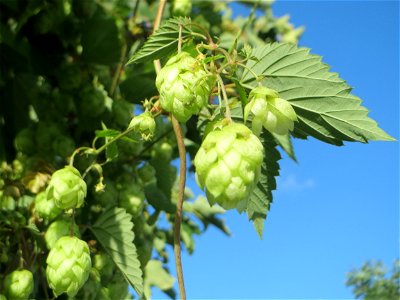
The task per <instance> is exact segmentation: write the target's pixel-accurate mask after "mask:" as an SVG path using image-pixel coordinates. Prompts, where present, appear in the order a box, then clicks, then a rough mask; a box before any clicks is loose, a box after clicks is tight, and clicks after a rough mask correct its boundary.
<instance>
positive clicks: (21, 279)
mask: <svg viewBox="0 0 400 300" xmlns="http://www.w3.org/2000/svg"><path fill="white" fill-rule="evenodd" d="M4 290H5V294H6V297H7V299H18V300H23V299H28V297H29V295H30V294H31V293H32V291H33V275H32V273H31V271H28V270H19V271H14V272H12V273H10V274H8V275H7V276H6V278H5V279H4Z"/></svg>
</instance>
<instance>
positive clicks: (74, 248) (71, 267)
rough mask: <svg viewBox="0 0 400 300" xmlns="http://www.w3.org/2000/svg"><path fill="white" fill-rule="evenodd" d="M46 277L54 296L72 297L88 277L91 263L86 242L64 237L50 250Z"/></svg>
mask: <svg viewBox="0 0 400 300" xmlns="http://www.w3.org/2000/svg"><path fill="white" fill-rule="evenodd" d="M46 262H47V269H46V276H47V281H48V283H49V286H50V287H51V288H52V289H53V292H54V294H55V295H56V296H58V295H60V294H62V293H67V294H68V296H69V297H74V296H75V295H76V294H77V293H78V291H79V289H80V288H81V287H82V286H83V285H84V284H85V282H86V281H87V279H88V277H89V273H90V270H91V268H92V263H91V260H90V253H89V247H88V245H87V244H86V242H84V241H82V240H80V239H78V238H76V237H69V236H64V237H62V238H60V239H59V240H58V241H57V243H56V244H55V245H54V247H53V248H52V249H51V250H50V253H49V256H48V257H47V260H46Z"/></svg>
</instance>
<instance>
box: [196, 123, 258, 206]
mask: <svg viewBox="0 0 400 300" xmlns="http://www.w3.org/2000/svg"><path fill="white" fill-rule="evenodd" d="M263 155H264V149H263V146H262V144H261V142H260V141H259V139H258V138H257V137H256V136H255V135H254V134H253V133H252V132H251V130H250V129H248V128H247V127H246V126H245V125H243V124H236V123H231V124H228V125H226V126H224V127H222V128H220V129H219V130H218V128H217V130H214V131H212V132H210V133H209V134H208V135H207V136H206V138H205V139H204V141H203V143H202V144H201V147H200V149H199V151H198V152H197V154H196V157H195V159H194V165H195V167H196V176H197V180H198V182H199V185H200V186H201V187H202V188H204V187H205V190H206V194H207V198H208V201H209V202H210V203H211V204H214V203H215V202H217V203H218V204H219V205H221V206H222V207H223V208H225V209H231V208H235V207H236V208H237V209H238V210H243V209H244V207H245V205H246V203H247V199H248V196H249V195H250V193H251V192H252V191H253V189H254V186H255V185H256V184H257V181H258V178H259V175H260V171H261V163H262V160H263Z"/></svg>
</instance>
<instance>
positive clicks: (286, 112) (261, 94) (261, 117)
mask: <svg viewBox="0 0 400 300" xmlns="http://www.w3.org/2000/svg"><path fill="white" fill-rule="evenodd" d="M250 114H252V115H253V120H252V130H253V132H254V134H256V135H257V136H258V135H260V133H261V130H262V127H264V128H265V129H267V130H268V131H269V132H271V133H275V134H280V135H285V134H288V132H289V130H290V131H292V130H293V128H294V121H297V115H296V112H295V111H294V109H293V107H292V105H291V104H290V103H289V102H288V101H286V100H283V99H281V98H279V94H278V93H277V92H276V91H274V90H271V89H269V88H266V87H263V86H259V87H256V88H255V89H253V90H252V91H251V92H250V94H249V103H248V104H247V105H246V106H245V108H244V120H245V121H246V120H247V119H248V117H249V115H250Z"/></svg>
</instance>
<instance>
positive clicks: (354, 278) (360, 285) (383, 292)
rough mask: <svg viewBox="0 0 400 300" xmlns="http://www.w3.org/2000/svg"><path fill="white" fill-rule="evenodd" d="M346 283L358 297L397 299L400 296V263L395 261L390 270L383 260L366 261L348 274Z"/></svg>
mask: <svg viewBox="0 0 400 300" xmlns="http://www.w3.org/2000/svg"><path fill="white" fill-rule="evenodd" d="M346 285H347V286H349V287H352V289H353V294H354V296H355V297H356V298H358V299H365V300H373V299H382V300H395V299H399V298H400V264H399V261H395V262H394V263H393V266H392V270H390V271H388V270H387V268H385V266H384V265H383V263H382V262H372V261H370V262H366V263H365V264H364V265H363V266H362V267H361V268H360V269H358V270H353V271H351V272H350V273H349V274H348V275H347V281H346Z"/></svg>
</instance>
